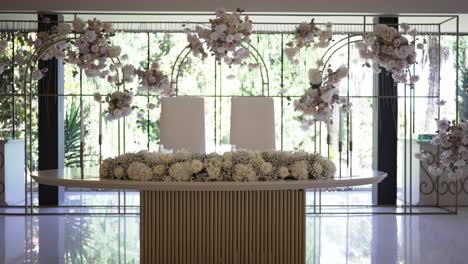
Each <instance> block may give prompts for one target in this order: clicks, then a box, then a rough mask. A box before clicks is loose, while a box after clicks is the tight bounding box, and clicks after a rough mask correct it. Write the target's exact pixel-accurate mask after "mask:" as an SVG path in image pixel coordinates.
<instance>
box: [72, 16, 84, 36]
mask: <svg viewBox="0 0 468 264" xmlns="http://www.w3.org/2000/svg"><path fill="white" fill-rule="evenodd" d="M72 25H73V30H74V31H76V32H83V31H84V28H85V27H86V24H85V22H84V21H83V19H81V18H79V17H76V18H75V19H74V20H73V22H72Z"/></svg>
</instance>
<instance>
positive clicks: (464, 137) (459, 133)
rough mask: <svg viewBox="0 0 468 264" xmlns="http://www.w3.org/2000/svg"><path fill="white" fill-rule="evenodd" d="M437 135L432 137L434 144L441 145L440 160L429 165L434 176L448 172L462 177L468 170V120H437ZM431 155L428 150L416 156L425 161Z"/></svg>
mask: <svg viewBox="0 0 468 264" xmlns="http://www.w3.org/2000/svg"><path fill="white" fill-rule="evenodd" d="M437 127H438V131H437V135H436V136H435V137H434V138H433V139H432V142H431V143H432V144H433V145H434V146H438V147H440V152H439V153H440V155H439V159H440V160H439V162H437V163H436V164H434V165H431V166H429V169H428V172H429V173H430V174H431V175H432V176H441V175H443V174H446V175H447V176H449V177H461V176H464V173H466V172H467V171H468V121H462V122H460V123H458V124H457V123H455V122H450V121H448V120H446V119H442V120H437ZM429 157H430V154H429V153H428V152H420V153H416V158H417V159H419V160H421V161H423V160H426V159H428V158H429Z"/></svg>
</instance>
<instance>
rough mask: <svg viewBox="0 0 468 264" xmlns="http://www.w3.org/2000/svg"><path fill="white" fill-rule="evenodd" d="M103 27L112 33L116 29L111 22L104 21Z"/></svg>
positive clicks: (105, 30)
mask: <svg viewBox="0 0 468 264" xmlns="http://www.w3.org/2000/svg"><path fill="white" fill-rule="evenodd" d="M102 28H103V30H104V32H106V33H111V32H112V31H114V29H113V28H112V24H111V23H109V22H104V23H102Z"/></svg>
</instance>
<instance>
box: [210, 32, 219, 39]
mask: <svg viewBox="0 0 468 264" xmlns="http://www.w3.org/2000/svg"><path fill="white" fill-rule="evenodd" d="M219 37H220V34H219V32H216V31H215V32H211V33H210V39H211V40H218V39H219Z"/></svg>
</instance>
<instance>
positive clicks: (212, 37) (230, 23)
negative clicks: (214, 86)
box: [187, 9, 253, 65]
mask: <svg viewBox="0 0 468 264" xmlns="http://www.w3.org/2000/svg"><path fill="white" fill-rule="evenodd" d="M242 12H243V10H240V9H237V11H235V12H232V13H227V12H226V11H225V10H224V9H217V10H216V18H214V19H210V27H209V28H204V27H201V26H197V27H196V29H195V32H196V34H193V33H190V32H188V33H187V40H188V42H189V45H190V48H191V50H192V53H193V54H194V55H195V56H201V57H202V58H203V59H204V58H206V57H208V53H211V54H212V55H214V56H215V58H216V60H217V61H219V62H220V61H222V60H224V62H225V63H226V64H228V65H239V64H241V63H242V62H243V60H245V59H246V58H248V57H249V56H250V51H249V50H248V49H247V48H245V47H243V46H242V44H243V43H245V42H248V41H249V40H250V39H249V37H250V35H251V34H252V28H253V27H252V21H250V20H249V17H248V16H245V17H244V18H243V19H242V18H241V16H240V14H241V13H242ZM205 46H206V47H205Z"/></svg>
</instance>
